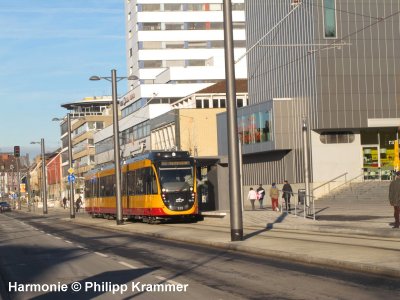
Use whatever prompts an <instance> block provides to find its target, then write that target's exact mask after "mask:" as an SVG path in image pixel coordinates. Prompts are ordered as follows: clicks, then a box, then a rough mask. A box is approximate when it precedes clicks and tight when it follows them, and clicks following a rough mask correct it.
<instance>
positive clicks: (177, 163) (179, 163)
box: [160, 160, 190, 166]
mask: <svg viewBox="0 0 400 300" xmlns="http://www.w3.org/2000/svg"><path fill="white" fill-rule="evenodd" d="M160 165H161V166H190V161H187V160H184V161H182V160H172V161H171V160H169V161H162V162H161V163H160Z"/></svg>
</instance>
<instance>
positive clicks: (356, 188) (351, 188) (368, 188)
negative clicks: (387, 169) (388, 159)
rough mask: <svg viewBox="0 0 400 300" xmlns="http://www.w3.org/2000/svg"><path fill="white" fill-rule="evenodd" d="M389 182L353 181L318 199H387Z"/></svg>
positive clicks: (365, 200)
mask: <svg viewBox="0 0 400 300" xmlns="http://www.w3.org/2000/svg"><path fill="white" fill-rule="evenodd" d="M389 184H390V181H363V182H351V183H349V184H348V185H344V186H343V187H340V188H337V189H335V190H333V191H332V192H331V193H329V194H327V195H324V196H322V197H320V198H318V199H317V201H318V202H319V201H324V202H325V201H327V202H330V201H335V200H336V201H337V200H362V201H364V202H370V201H374V200H376V199H385V200H386V199H388V197H389Z"/></svg>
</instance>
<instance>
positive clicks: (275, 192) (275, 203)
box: [269, 182, 279, 211]
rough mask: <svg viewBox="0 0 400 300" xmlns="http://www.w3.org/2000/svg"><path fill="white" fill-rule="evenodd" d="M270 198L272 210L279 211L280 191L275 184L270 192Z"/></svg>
mask: <svg viewBox="0 0 400 300" xmlns="http://www.w3.org/2000/svg"><path fill="white" fill-rule="evenodd" d="M269 196H270V197H271V203H272V210H276V211H279V208H278V199H279V190H278V188H277V187H276V183H275V182H274V183H272V187H271V189H270V190H269Z"/></svg>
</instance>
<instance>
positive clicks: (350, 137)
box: [319, 131, 354, 144]
mask: <svg viewBox="0 0 400 300" xmlns="http://www.w3.org/2000/svg"><path fill="white" fill-rule="evenodd" d="M319 139H320V141H321V143H323V144H350V143H352V142H354V133H352V132H346V131H343V132H322V133H321V135H320V136H319Z"/></svg>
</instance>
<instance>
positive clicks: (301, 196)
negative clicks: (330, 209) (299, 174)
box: [279, 190, 315, 221]
mask: <svg viewBox="0 0 400 300" xmlns="http://www.w3.org/2000/svg"><path fill="white" fill-rule="evenodd" d="M279 192H280V193H282V196H283V194H284V192H283V191H282V190H279ZM290 194H291V195H293V197H290V200H292V199H294V215H295V216H297V212H298V211H299V208H301V207H303V217H304V218H307V217H312V219H313V220H314V221H315V205H314V197H313V196H312V195H306V193H296V192H292V193H290ZM307 197H308V198H309V201H307ZM307 203H308V205H307ZM290 204H292V201H290ZM279 206H280V211H281V212H286V213H288V211H287V210H286V203H285V200H284V199H283V197H282V198H281V201H280V203H279ZM284 206H285V209H284ZM290 206H291V205H290Z"/></svg>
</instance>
